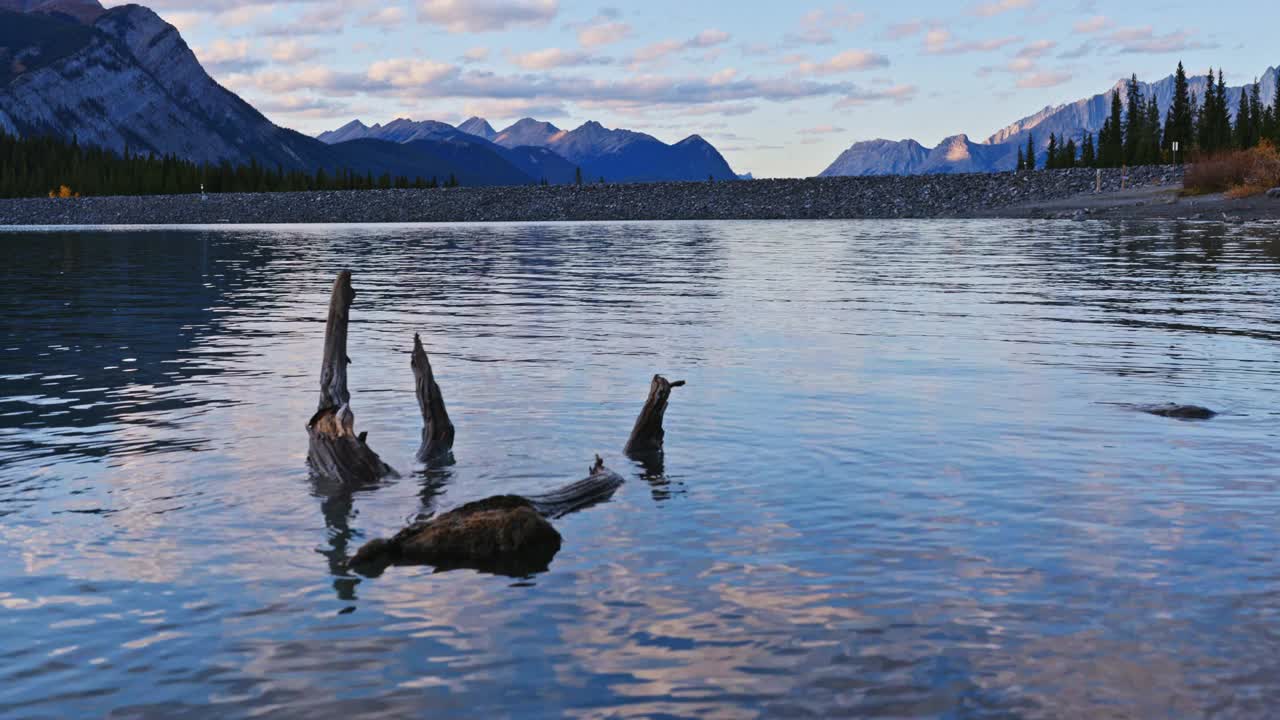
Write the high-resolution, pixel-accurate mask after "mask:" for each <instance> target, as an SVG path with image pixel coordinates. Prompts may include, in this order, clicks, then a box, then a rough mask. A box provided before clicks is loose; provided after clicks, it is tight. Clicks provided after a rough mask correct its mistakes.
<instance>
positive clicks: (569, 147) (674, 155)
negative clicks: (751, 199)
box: [317, 117, 737, 184]
mask: <svg viewBox="0 0 1280 720" xmlns="http://www.w3.org/2000/svg"><path fill="white" fill-rule="evenodd" d="M486 135H492V141H490V140H489V139H487V138H486V137H485V136H486ZM317 137H318V139H319V140H321V141H323V142H329V143H336V142H344V141H349V140H354V139H364V138H373V139H378V140H386V141H389V142H410V141H412V140H428V139H430V140H446V139H447V140H451V141H454V142H471V143H476V144H484V145H486V146H490V147H491V149H494V150H495V152H497V153H498V154H499V155H501V156H503V157H504V158H505V159H506V160H507V161H508V162H510V163H512V164H513V165H515V166H516V167H517V168H519V169H520V170H521V171H523V172H524V173H525V174H526V175H529V176H530V177H532V178H534V179H535V180H541V179H544V178H545V179H546V180H547V181H548V182H551V183H557V184H558V183H566V182H573V181H574V179H575V176H576V174H577V171H578V169H579V168H581V170H582V175H583V178H584V179H586V180H587V181H592V180H596V179H598V178H604V179H606V180H609V181H612V182H655V181H664V180H706V179H707V178H708V177H714V178H715V179H717V180H734V179H737V176H736V175H735V174H734V172H733V170H732V169H730V167H729V164H728V163H727V162H725V159H724V157H722V156H721V155H720V153H719V151H717V150H716V149H715V148H714V147H713V146H712V145H711V144H710V143H708V142H707V141H706V140H703V139H702V138H701V137H699V136H697V135H692V136H690V137H688V138H685V139H684V140H681V141H680V142H678V143H676V144H675V145H667V144H666V143H664V142H662V141H660V140H658V139H657V138H655V137H653V136H651V135H645V134H644V133H638V132H633V131H631V130H610V129H608V128H606V127H604V126H603V125H601V124H600V123H598V122H587V123H583V124H582V125H581V126H580V127H578V128H577V129H575V130H569V131H566V130H561V129H560V128H558V127H556V126H555V125H552V124H551V123H549V122H541V121H538V120H534V119H532V118H524V119H523V120H519V121H517V122H516V123H514V124H513V125H511V126H510V127H508V128H506V129H505V130H502V131H501V132H495V131H494V130H493V127H492V126H490V125H489V123H488V122H487V121H485V120H484V119H483V118H474V117H473V118H471V119H469V120H467V121H466V122H464V123H462V124H461V125H459V126H458V127H456V128H455V127H452V126H449V125H446V124H444V123H439V122H434V121H430V120H427V121H422V122H414V121H412V120H405V119H399V120H394V121H392V122H389V123H387V124H386V125H373V126H367V125H365V124H363V123H361V122H360V121H359V120H356V121H353V122H350V123H347V124H346V125H343V126H342V127H340V128H338V129H337V130H330V131H328V132H324V133H321V134H320V135H318V136H317Z"/></svg>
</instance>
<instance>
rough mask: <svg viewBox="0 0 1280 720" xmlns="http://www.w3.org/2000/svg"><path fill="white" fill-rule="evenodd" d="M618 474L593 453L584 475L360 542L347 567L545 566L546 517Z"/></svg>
mask: <svg viewBox="0 0 1280 720" xmlns="http://www.w3.org/2000/svg"><path fill="white" fill-rule="evenodd" d="M622 482H623V480H622V477H621V476H620V475H618V474H617V473H615V472H613V471H612V470H609V469H608V468H606V467H605V466H604V461H602V460H601V459H600V458H598V457H597V458H596V462H595V464H594V465H592V466H591V474H590V476H589V477H587V478H586V479H585V480H580V481H578V482H576V483H573V484H571V485H567V486H565V487H564V488H561V489H560V490H557V491H555V492H552V493H548V494H547V495H537V496H531V497H521V496H519V495H498V496H495V497H491V498H486V499H484V500H478V501H476V502H472V503H467V504H466V505H463V506H461V507H459V508H456V509H454V510H450V511H449V512H446V513H444V514H443V515H440V516H438V517H435V518H432V519H430V520H427V521H425V522H421V523H415V524H413V525H410V526H409V527H407V528H405V529H404V530H401V531H400V532H398V533H396V535H395V536H394V537H392V538H390V539H386V540H372V541H370V542H368V543H365V545H364V546H363V547H361V548H360V550H359V552H357V553H356V555H355V557H353V558H352V559H351V567H352V568H354V569H356V570H357V571H358V572H360V573H361V574H364V575H370V576H376V575H378V574H380V573H381V572H382V571H383V570H384V569H386V568H387V567H388V566H390V565H433V566H435V567H436V569H437V570H454V569H460V568H471V569H475V570H480V571H483V572H492V573H497V574H500V575H511V576H515V577H520V576H524V575H529V574H531V573H535V572H541V571H543V570H546V569H547V567H549V566H550V564H551V560H552V558H554V557H555V555H556V553H557V552H559V551H560V543H561V538H560V533H559V532H557V531H556V529H555V527H554V526H552V524H551V522H550V521H549V520H547V518H548V517H562V516H564V515H566V514H568V513H570V512H573V511H575V510H580V509H582V508H584V507H588V506H590V505H594V504H595V503H598V502H603V501H604V500H607V499H608V498H609V497H610V496H611V495H612V494H613V492H614V491H615V490H617V489H618V486H620V485H621V484H622Z"/></svg>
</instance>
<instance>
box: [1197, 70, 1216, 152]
mask: <svg viewBox="0 0 1280 720" xmlns="http://www.w3.org/2000/svg"><path fill="white" fill-rule="evenodd" d="M1207 79H1208V85H1207V86H1206V87H1205V89H1204V104H1203V105H1201V107H1200V122H1199V133H1198V135H1197V137H1196V141H1197V142H1196V145H1197V146H1198V147H1199V148H1200V149H1201V150H1203V151H1205V152H1210V153H1211V152H1213V151H1214V150H1217V149H1218V146H1217V144H1218V129H1217V122H1218V111H1217V110H1216V109H1215V108H1214V102H1215V101H1216V100H1217V98H1218V91H1217V80H1216V79H1215V78H1214V76H1213V68H1209V76H1208V78H1207Z"/></svg>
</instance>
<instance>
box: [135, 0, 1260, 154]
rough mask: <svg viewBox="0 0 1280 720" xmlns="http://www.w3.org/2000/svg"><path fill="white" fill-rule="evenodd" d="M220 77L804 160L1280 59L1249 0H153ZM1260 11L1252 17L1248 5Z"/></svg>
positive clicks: (318, 124)
mask: <svg viewBox="0 0 1280 720" xmlns="http://www.w3.org/2000/svg"><path fill="white" fill-rule="evenodd" d="M149 5H150V6H151V7H152V8H153V9H155V10H156V11H157V12H159V13H160V14H161V15H162V16H164V17H165V18H166V19H168V20H169V21H170V22H173V23H174V24H175V25H177V26H178V27H179V29H180V30H181V31H182V33H183V36H184V37H185V38H186V39H187V42H188V43H189V44H190V45H191V46H192V47H193V48H195V49H196V52H197V55H199V57H200V58H201V60H202V61H203V62H204V63H205V65H206V67H207V68H208V69H209V71H210V72H211V73H212V74H213V75H214V77H215V78H217V79H218V80H219V81H221V82H222V83H224V84H225V85H227V86H228V87H230V88H231V89H233V90H235V91H236V92H238V93H240V94H241V95H242V96H244V97H245V99H247V100H248V101H250V102H251V103H253V104H254V105H256V106H257V107H258V108H259V109H261V110H262V111H263V112H264V113H266V114H267V115H268V116H269V117H270V118H272V119H273V120H275V121H276V122H278V123H280V124H282V125H286V126H289V127H293V128H296V129H298V130H301V131H303V132H306V133H309V134H315V133H317V132H320V131H322V130H327V129H332V128H334V127H337V126H339V125H342V124H344V123H346V122H347V121H349V120H351V119H353V118H357V117H358V118H360V119H362V120H364V121H365V122H367V123H374V122H386V121H388V120H391V119H394V118H396V117H411V118H413V119H416V120H425V119H435V120H442V121H445V122H450V123H456V122H458V121H460V120H463V119H465V118H466V117H468V116H470V115H472V114H479V115H482V116H484V117H487V118H488V119H489V120H490V122H492V123H493V124H494V126H495V127H497V128H498V129H501V128H502V127H503V126H504V125H506V124H507V123H509V122H511V121H513V120H516V119H518V118H520V117H523V116H525V115H532V116H535V117H537V118H539V119H544V120H550V121H551V122H554V123H555V124H557V125H559V126H561V127H563V128H573V127H576V126H577V125H578V124H580V123H582V122H584V121H586V120H599V121H600V122H602V123H604V124H605V125H608V126H610V127H627V128H632V129H636V130H642V131H646V132H649V133H651V134H653V135H656V136H657V137H659V138H661V139H662V140H665V141H667V142H674V141H677V140H680V139H682V138H683V137H685V136H687V135H689V134H691V133H699V134H701V135H703V136H704V137H706V138H707V139H708V140H710V141H711V142H713V143H715V144H716V146H717V147H719V148H720V149H721V151H722V152H723V153H724V155H725V157H726V158H727V159H728V160H729V162H730V164H731V165H732V166H733V167H734V169H735V170H737V171H738V172H753V173H755V174H756V175H757V176H759V177H767V176H803V175H813V174H816V173H817V172H819V171H820V170H822V169H823V168H824V167H825V166H826V165H827V164H828V163H830V162H831V160H833V159H834V158H835V156H836V155H837V154H838V153H839V152H840V151H841V150H843V149H844V148H846V147H848V146H849V145H850V144H852V143H853V142H855V141H857V140H865V139H870V138H876V137H887V138H890V139H895V140H896V139H900V138H904V137H914V138H916V139H917V140H920V141H921V142H924V143H925V144H926V145H932V144H934V143H936V142H937V141H938V140H940V139H942V138H943V137H945V136H947V135H951V134H954V133H960V132H964V133H968V134H969V135H970V136H971V137H973V138H974V139H975V140H982V139H985V138H986V137H987V136H988V135H989V134H991V133H992V132H994V131H995V130H997V129H999V128H1000V127H1002V126H1004V125H1006V124H1008V123H1010V122H1012V121H1014V120H1016V119H1018V118H1020V117H1023V116H1025V115H1029V114H1031V113H1033V112H1035V111H1037V110H1039V109H1040V108H1042V107H1044V106H1045V105H1048V104H1057V103H1059V102H1062V101H1066V100H1071V99H1076V98H1078V97H1083V96H1085V95H1090V94H1093V93H1096V92H1100V91H1102V90H1103V89H1105V88H1107V87H1109V86H1110V85H1111V84H1112V83H1113V82H1115V81H1116V80H1117V79H1118V78H1120V77H1122V76H1127V75H1128V74H1129V73H1131V72H1136V73H1138V75H1139V77H1142V78H1144V79H1156V78H1158V77H1162V76H1164V75H1167V74H1169V73H1170V72H1171V71H1172V69H1173V68H1174V66H1175V65H1176V63H1177V61H1178V60H1179V59H1182V60H1184V61H1185V62H1186V64H1187V67H1188V69H1189V70H1190V71H1193V72H1196V73H1201V72H1203V71H1204V70H1205V69H1206V68H1207V67H1208V66H1209V65H1211V64H1212V65H1214V66H1219V65H1221V66H1224V67H1225V69H1226V70H1227V77H1228V79H1229V80H1230V81H1232V82H1233V84H1234V83H1240V82H1244V81H1246V80H1249V79H1252V77H1253V76H1255V75H1256V74H1258V73H1260V72H1262V71H1263V70H1264V69H1265V68H1266V67H1267V66H1268V65H1274V64H1277V63H1278V62H1280V48H1278V47H1277V45H1276V42H1275V21H1276V20H1277V19H1280V15H1277V11H1276V10H1275V9H1274V5H1273V4H1271V3H1269V2H1267V3H1264V2H1219V3H1178V4H1172V5H1171V4H1169V3H1162V2H1124V3H1103V2H1079V1H1074V2H1072V1H1067V2H1050V1H1049V0H974V2H962V3H951V2H900V3H895V4H887V3H869V2H845V3H779V2H743V1H742V0H737V1H727V0H726V1H721V0H714V1H708V0H700V1H698V2H689V1H687V0H685V1H678V0H655V1H653V2H645V3H620V2H612V3H611V2H607V1H606V2H583V1H580V0H412V1H408V0H406V1H404V2H397V1H396V0H390V1H387V2H368V1H366V0H356V1H354V2H352V1H351V0H347V1H346V2H342V1H339V0H292V1H289V2H255V0H215V1H214V2H202V3H192V2H184V1H183V0H155V2H152V3H149ZM1262 18H1266V19H1268V20H1267V22H1257V20H1258V19H1262Z"/></svg>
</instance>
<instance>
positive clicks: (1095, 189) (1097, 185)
mask: <svg viewBox="0 0 1280 720" xmlns="http://www.w3.org/2000/svg"><path fill="white" fill-rule="evenodd" d="M1101 192H1102V170H1101V169H1099V170H1098V180H1097V182H1096V183H1094V186H1093V194H1094V195H1097V194H1098V193H1101Z"/></svg>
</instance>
